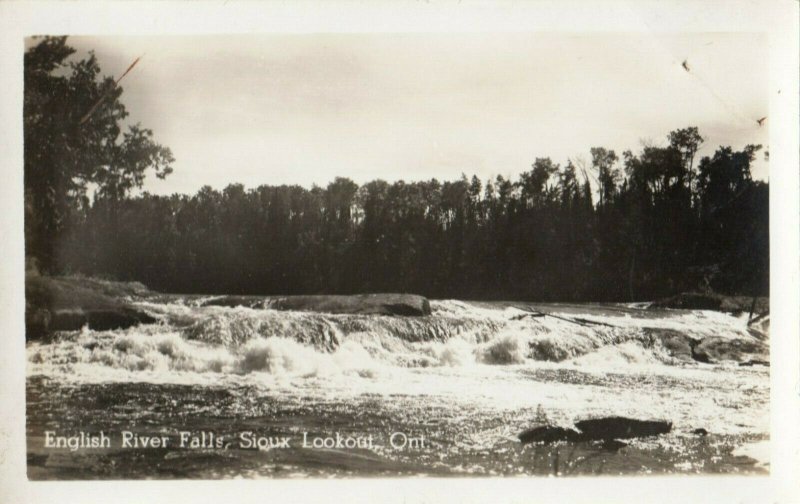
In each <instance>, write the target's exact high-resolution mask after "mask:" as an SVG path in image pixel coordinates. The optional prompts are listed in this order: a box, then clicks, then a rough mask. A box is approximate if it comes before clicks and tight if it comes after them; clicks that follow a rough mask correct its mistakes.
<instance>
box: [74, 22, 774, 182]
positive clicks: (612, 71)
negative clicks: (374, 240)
mask: <svg viewBox="0 0 800 504" xmlns="http://www.w3.org/2000/svg"><path fill="white" fill-rule="evenodd" d="M69 43H70V44H71V45H73V46H74V47H76V48H78V49H79V50H81V51H85V50H89V49H94V50H95V52H96V54H97V56H98V59H99V62H100V65H101V68H102V69H103V72H104V73H105V74H106V75H112V76H114V77H115V78H116V77H118V76H119V75H121V74H122V72H124V71H125V69H126V68H127V67H128V65H129V64H130V63H131V62H132V61H133V60H134V59H135V58H136V57H138V56H143V57H142V59H141V61H140V62H139V64H138V65H137V66H136V67H135V68H134V69H133V70H132V71H131V72H130V73H129V74H128V75H127V76H126V77H125V79H124V80H123V81H122V83H121V85H122V87H123V88H124V93H123V95H122V99H123V102H124V103H125V105H126V106H127V107H128V109H129V111H130V114H131V119H132V120H133V121H139V122H141V123H142V125H144V126H145V127H149V128H151V129H153V130H154V133H155V137H156V140H157V141H158V142H159V143H161V144H163V145H166V146H168V147H169V148H170V149H172V152H173V154H174V155H175V158H176V162H175V164H174V168H175V172H174V173H173V174H172V175H170V176H169V177H168V178H167V179H166V180H158V179H156V178H155V177H152V176H151V177H148V179H147V181H146V183H145V190H148V191H150V192H153V193H158V194H169V193H173V192H183V193H192V192H195V191H196V190H197V189H199V188H200V187H201V186H203V185H211V186H212V187H215V188H223V187H225V186H226V185H227V184H229V183H232V182H240V183H243V184H244V185H245V186H246V187H248V188H251V187H255V186H258V185H260V184H301V185H303V186H306V187H310V186H311V184H313V183H316V184H318V185H323V186H324V185H326V184H327V183H328V182H329V181H331V180H332V179H333V178H334V177H335V176H346V177H350V178H352V179H353V180H355V181H356V182H359V183H362V182H365V181H368V180H372V179H376V178H382V179H386V180H389V181H391V180H396V179H400V178H402V179H405V180H419V179H429V178H431V177H436V178H438V179H440V180H451V179H455V178H458V177H460V176H461V174H462V173H466V174H467V175H468V176H471V175H473V174H476V175H478V176H479V177H480V178H481V179H484V180H485V179H486V178H488V177H494V176H495V175H498V174H501V175H503V176H516V175H517V174H519V173H520V172H522V171H525V170H527V169H529V167H530V164H531V163H532V162H533V160H534V159H535V158H536V157H545V156H549V157H551V158H552V159H553V160H554V161H555V162H558V163H561V164H564V163H565V162H566V161H567V159H570V158H572V159H575V158H579V157H583V158H584V159H590V156H589V148H590V147H594V146H603V147H607V148H611V149H615V150H616V151H617V152H618V153H620V154H621V152H622V151H623V150H625V149H632V150H634V151H637V150H638V149H639V148H640V146H641V140H643V139H644V140H649V141H652V142H655V143H657V144H658V143H664V142H665V137H666V134H667V133H668V132H669V131H671V130H673V129H676V128H680V127H685V126H698V127H699V128H700V132H701V134H702V135H703V136H704V137H705V138H706V144H705V149H704V151H703V153H704V154H709V153H710V152H712V151H713V149H715V148H716V147H717V146H718V145H720V144H723V145H731V146H733V147H735V148H741V147H742V146H744V145H745V144H748V143H761V144H764V145H765V147H766V144H767V142H768V135H767V130H768V124H769V122H768V121H766V122H765V123H764V126H763V127H759V125H758V124H757V123H756V120H757V119H759V118H761V117H763V116H765V115H767V109H768V89H767V83H768V68H767V57H766V55H767V44H766V43H767V39H766V37H764V36H763V35H759V34H741V33H740V34H696V35H669V36H658V37H656V36H654V35H651V34H597V35H569V34H510V33H497V34H438V35H428V34H398V35H393V34H375V35H371V34H350V35H344V34H343V35H336V34H323V35H269V36H247V35H236V36H213V37H210V36H204V37H177V36H176V37H157V38H153V37H113V38H110V37H71V38H70V39H69ZM684 60H686V62H687V65H688V68H689V71H686V70H685V69H684V68H683V66H682V62H683V61H684ZM755 176H756V177H757V178H766V177H767V167H766V163H765V162H763V160H762V157H761V156H760V157H759V162H758V163H757V166H756V170H755Z"/></svg>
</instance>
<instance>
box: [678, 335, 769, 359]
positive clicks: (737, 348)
mask: <svg viewBox="0 0 800 504" xmlns="http://www.w3.org/2000/svg"><path fill="white" fill-rule="evenodd" d="M753 355H755V356H757V358H755V359H749V360H751V361H752V360H755V361H764V362H767V361H768V359H769V350H768V349H767V348H766V346H765V345H764V344H763V343H761V342H759V341H747V340H742V339H730V338H722V337H719V336H710V337H708V338H704V339H703V340H702V341H701V342H700V343H698V344H697V345H695V347H694V349H693V356H694V358H695V360H697V361H699V362H708V363H716V362H721V361H735V362H743V361H745V360H746V359H747V357H749V356H753Z"/></svg>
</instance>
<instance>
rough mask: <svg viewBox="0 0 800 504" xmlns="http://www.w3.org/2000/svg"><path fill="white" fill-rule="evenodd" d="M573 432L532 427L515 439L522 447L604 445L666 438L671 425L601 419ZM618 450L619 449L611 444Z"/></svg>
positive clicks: (578, 425)
mask: <svg viewBox="0 0 800 504" xmlns="http://www.w3.org/2000/svg"><path fill="white" fill-rule="evenodd" d="M575 427H576V428H577V430H575V429H566V428H563V427H556V426H551V425H543V426H539V427H534V428H532V429H528V430H526V431H523V432H521V433H520V434H518V435H517V437H518V438H519V440H520V442H522V444H528V443H545V444H548V443H555V442H558V441H603V442H611V441H612V440H619V439H632V438H640V437H648V436H658V435H660V434H667V433H668V432H670V431H671V430H672V422H667V421H664V420H637V419H634V418H626V417H604V418H594V419H589V420H580V421H578V422H575ZM609 446H614V448H615V449H619V448H620V447H621V446H624V445H618V444H614V443H611V444H610V445H609Z"/></svg>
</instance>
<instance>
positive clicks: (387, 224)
mask: <svg viewBox="0 0 800 504" xmlns="http://www.w3.org/2000/svg"><path fill="white" fill-rule="evenodd" d="M65 40H66V39H65V38H63V37H62V38H48V39H45V40H44V41H43V42H42V43H40V44H38V45H37V46H34V47H32V48H31V49H29V50H28V51H27V52H26V57H25V204H26V215H25V218H26V221H25V227H26V252H27V256H28V257H29V260H30V261H31V262H32V263H34V262H35V263H36V264H37V265H38V267H39V268H40V269H42V270H44V271H46V272H48V273H53V274H64V273H82V274H86V275H97V276H104V277H111V278H115V279H119V280H138V281H141V282H143V283H145V284H146V285H148V286H149V287H151V288H154V289H157V290H161V291H168V292H185V293H239V294H265V295H266V294H308V293H343V294H347V293H362V292H387V291H400V292H414V293H419V294H423V295H427V296H429V297H435V298H441V297H455V298H472V299H478V298H484V299H524V300H542V301H545V300H546V301H632V300H646V299H653V298H656V297H661V296H665V295H669V294H672V293H675V292H678V291H684V290H697V289H713V290H715V291H719V292H723V293H729V294H745V295H755V294H760V295H765V294H768V279H769V189H768V184H767V183H765V182H761V181H756V180H753V178H752V175H751V171H750V169H751V164H752V163H753V161H754V159H755V157H756V156H757V155H758V153H759V150H760V148H761V147H760V146H753V145H748V146H746V147H745V148H743V149H742V150H734V149H732V148H730V147H724V146H721V147H719V148H717V149H716V151H715V152H714V154H713V155H710V156H705V157H702V159H697V158H698V150H699V149H700V146H701V145H702V143H703V138H702V136H701V135H700V133H699V131H698V129H697V128H695V127H687V128H683V129H679V130H676V131H673V132H671V133H669V134H668V136H667V138H666V139H665V143H664V144H663V145H645V146H643V147H642V148H641V150H640V151H639V152H636V153H634V152H632V151H625V152H623V153H621V155H618V154H617V153H616V152H615V151H613V150H610V149H605V148H600V147H598V148H592V149H591V151H590V152H591V160H576V161H568V162H566V163H565V164H563V165H561V164H558V163H555V162H554V161H553V160H551V159H550V158H547V157H543V158H537V159H535V161H534V162H533V164H532V166H531V168H530V169H529V170H527V171H525V172H524V173H522V174H520V175H519V176H518V177H517V178H514V179H509V178H505V177H502V176H498V177H495V178H491V179H489V180H483V181H482V180H480V179H479V178H477V177H475V176H473V177H467V176H462V177H461V178H460V179H458V180H454V181H439V180H436V179H431V180H427V181H416V182H405V181H402V180H399V181H396V182H393V183H388V182H386V181H383V180H375V181H371V182H368V183H365V184H363V185H360V186H359V185H358V184H356V183H354V182H353V181H352V180H349V179H347V178H336V179H335V180H334V181H333V182H331V183H330V184H328V185H327V187H324V188H323V187H318V186H314V187H312V188H310V189H306V188H303V187H300V186H287V185H280V186H270V185H262V186H259V187H256V188H253V189H245V187H243V186H242V185H241V184H231V185H229V186H228V187H226V188H225V189H223V190H221V191H218V190H214V189H212V188H210V187H203V188H202V189H201V190H200V191H199V192H197V193H196V194H194V195H182V194H175V195H172V196H156V195H152V194H147V193H145V194H141V195H136V196H131V192H132V190H133V189H135V188H137V187H141V185H142V181H143V180H144V177H145V172H146V171H147V170H153V171H154V172H155V174H156V175H157V176H159V177H164V176H166V175H168V174H169V172H170V171H171V169H172V168H171V163H172V162H173V158H172V154H171V152H170V151H169V149H167V148H165V147H162V146H160V145H158V144H157V143H155V142H154V141H153V139H152V132H150V131H149V130H147V129H144V128H141V127H140V126H138V125H137V126H133V127H130V128H129V130H128V131H127V132H126V133H122V132H121V128H120V126H119V124H120V122H121V121H122V119H124V117H125V116H126V115H127V112H126V111H125V108H124V106H123V105H122V104H121V103H120V102H119V96H120V94H121V92H122V90H121V88H120V87H119V85H118V84H119V82H118V81H114V80H113V79H111V78H103V79H100V78H99V71H100V70H99V67H98V66H97V62H96V60H95V59H94V56H93V55H91V56H90V58H88V59H84V60H81V61H78V62H74V61H72V62H70V61H68V59H67V58H68V57H69V56H70V55H71V54H72V52H71V48H69V47H68V46H67V45H66V42H65ZM59 69H60V70H59ZM87 110H88V111H91V112H89V115H90V117H89V116H87ZM87 117H89V119H88V120H87V119H86V118H87ZM92 185H94V187H95V188H96V190H95V191H94V194H93V196H92V197H90V196H89V190H88V189H89V187H90V186H92Z"/></svg>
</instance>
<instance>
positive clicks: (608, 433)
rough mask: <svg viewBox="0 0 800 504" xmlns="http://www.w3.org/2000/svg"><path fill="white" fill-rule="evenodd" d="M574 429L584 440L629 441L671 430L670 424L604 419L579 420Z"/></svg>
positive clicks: (622, 418)
mask: <svg viewBox="0 0 800 504" xmlns="http://www.w3.org/2000/svg"><path fill="white" fill-rule="evenodd" d="M575 427H577V428H578V430H579V431H581V434H582V435H583V437H584V438H586V439H631V438H638V437H647V436H657V435H659V434H666V433H668V432H669V431H671V430H672V422H666V421H663V420H636V419H634V418H626V417H605V418H594V419H590V420H581V421H579V422H575Z"/></svg>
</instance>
